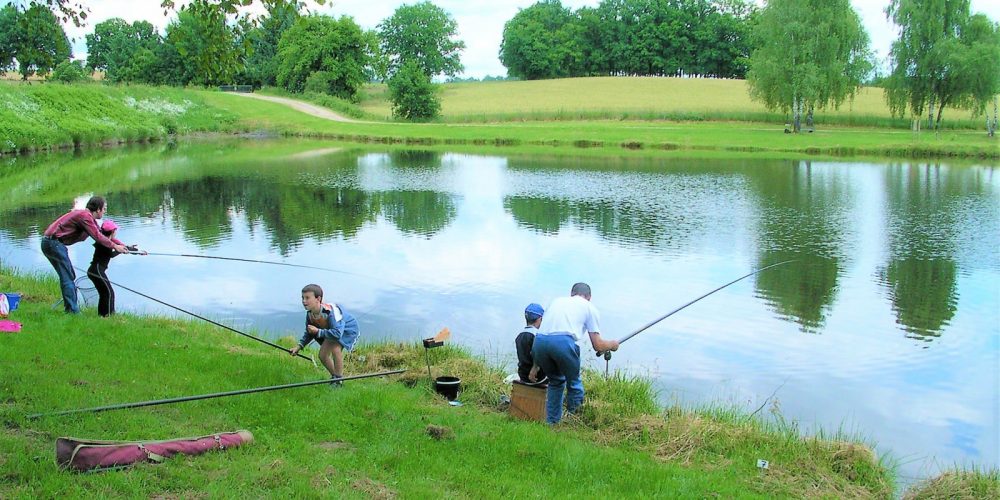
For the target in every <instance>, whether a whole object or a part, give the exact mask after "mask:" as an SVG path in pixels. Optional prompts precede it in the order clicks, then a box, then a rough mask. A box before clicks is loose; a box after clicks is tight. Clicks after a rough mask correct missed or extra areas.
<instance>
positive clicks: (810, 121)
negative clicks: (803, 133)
mask: <svg viewBox="0 0 1000 500" xmlns="http://www.w3.org/2000/svg"><path fill="white" fill-rule="evenodd" d="M806 130H808V131H809V132H812V131H814V130H816V127H815V126H814V124H813V106H812V104H810V105H809V112H808V113H806Z"/></svg>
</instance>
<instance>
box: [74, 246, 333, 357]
mask: <svg viewBox="0 0 1000 500" xmlns="http://www.w3.org/2000/svg"><path fill="white" fill-rule="evenodd" d="M73 268H74V269H76V270H77V271H83V270H82V269H80V268H79V267H76V266H73ZM107 281H108V283H111V284H112V285H114V286H117V287H121V288H123V289H125V290H128V291H130V292H132V293H134V294H136V295H139V296H141V297H145V298H147V299H149V300H152V301H153V302H157V303H159V304H163V305H165V306H167V307H169V308H171V309H176V310H178V311H180V312H182V313H184V314H189V315H191V316H194V317H195V318H198V319H200V320H203V321H207V322H209V323H211V324H213V325H215V326H218V327H220V328H225V329H226V330H229V331H231V332H233V333H238V334H240V335H242V336H244V337H246V338H249V339H253V340H256V341H257V342H260V343H262V344H267V345H269V346H271V347H274V348H275V349H281V350H282V351H285V352H287V353H288V354H291V353H292V350H291V349H285V348H284V347H281V346H280V345H278V344H275V343H273V342H268V341H267V340H264V339H262V338H260V337H255V336H253V335H250V334H249V333H243V332H241V331H239V330H237V329H235V328H232V327H230V326H226V325H223V324H222V323H219V322H217V321H212V320H210V319H208V318H206V317H204V316H200V315H198V314H195V313H193V312H191V311H188V310H186V309H182V308H180V307H177V306H175V305H173V304H168V303H166V302H164V301H162V300H160V299H157V298H156V297H151V296H149V295H146V294H144V293H142V292H140V291H137V290H133V289H131V288H129V287H127V286H125V285H122V284H120V283H115V282H114V281H111V280H107ZM303 347H304V346H303ZM295 356H296V357H299V358H302V359H305V360H308V361H311V362H312V364H313V365H314V366H315V365H316V361H315V360H314V359H312V358H310V357H307V356H303V355H302V354H296V355H295Z"/></svg>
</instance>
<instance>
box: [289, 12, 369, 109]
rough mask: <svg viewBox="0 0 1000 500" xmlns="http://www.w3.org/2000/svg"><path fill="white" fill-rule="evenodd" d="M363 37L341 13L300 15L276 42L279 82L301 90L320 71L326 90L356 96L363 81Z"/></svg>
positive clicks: (365, 60) (294, 89) (364, 51)
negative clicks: (332, 14) (335, 14)
mask: <svg viewBox="0 0 1000 500" xmlns="http://www.w3.org/2000/svg"><path fill="white" fill-rule="evenodd" d="M365 47H366V45H365V37H364V35H363V33H362V32H361V28H360V27H359V26H358V24H357V23H356V22H354V19H351V18H350V17H347V16H344V17H341V18H340V19H334V18H332V17H327V16H317V15H310V16H303V17H300V18H299V19H298V21H296V22H295V24H294V25H292V27H291V28H289V29H288V31H286V32H285V34H284V35H283V36H282V37H281V42H279V43H278V54H277V56H276V57H277V62H278V68H277V75H276V80H277V83H278V85H280V86H282V87H285V88H286V89H288V90H289V91H292V92H302V91H303V90H304V89H305V85H306V80H307V79H308V78H309V77H310V76H311V75H312V74H313V73H317V72H323V75H322V77H323V78H322V79H323V80H324V81H325V82H327V85H326V88H327V93H329V94H331V95H335V96H337V97H341V98H344V99H355V97H356V95H357V92H358V89H359V88H361V85H363V84H364V82H365V66H366V65H367V62H368V61H367V53H366V50H365Z"/></svg>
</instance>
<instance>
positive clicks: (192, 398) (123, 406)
mask: <svg viewBox="0 0 1000 500" xmlns="http://www.w3.org/2000/svg"><path fill="white" fill-rule="evenodd" d="M405 371H406V370H392V371H387V372H379V373H366V374H364V375H352V376H349V377H342V378H339V379H337V380H336V382H343V381H345V380H359V379H363V378H370V377H384V376H386V375H395V374H397V373H403V372H405ZM333 382H335V381H334V380H331V379H323V380H313V381H311V382H296V383H294V384H284V385H271V386H267V387H255V388H252V389H240V390H237V391H228V392H216V393H211V394H199V395H197V396H183V397H178V398H170V399H155V400H152V401H140V402H137V403H123V404H117V405H109V406H96V407H94V408H79V409H76V410H65V411H57V412H52V413H34V414H31V415H28V418H29V419H32V420H33V419H36V418H40V417H55V416H61V415H70V414H73V413H97V412H101V411H108V410H122V409H126V408H142V407H144V406H156V405H165V404H170V403H183V402H185V401H198V400H200V399H212V398H221V397H226V396H239V395H240V394H252V393H255V392H267V391H277V390H279V389H293V388H296V387H306V386H310V385H319V384H330V383H333Z"/></svg>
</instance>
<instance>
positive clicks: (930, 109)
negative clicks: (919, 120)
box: [927, 96, 934, 130]
mask: <svg viewBox="0 0 1000 500" xmlns="http://www.w3.org/2000/svg"><path fill="white" fill-rule="evenodd" d="M927 128H929V129H931V130H934V96H931V102H929V103H928V104H927Z"/></svg>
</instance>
